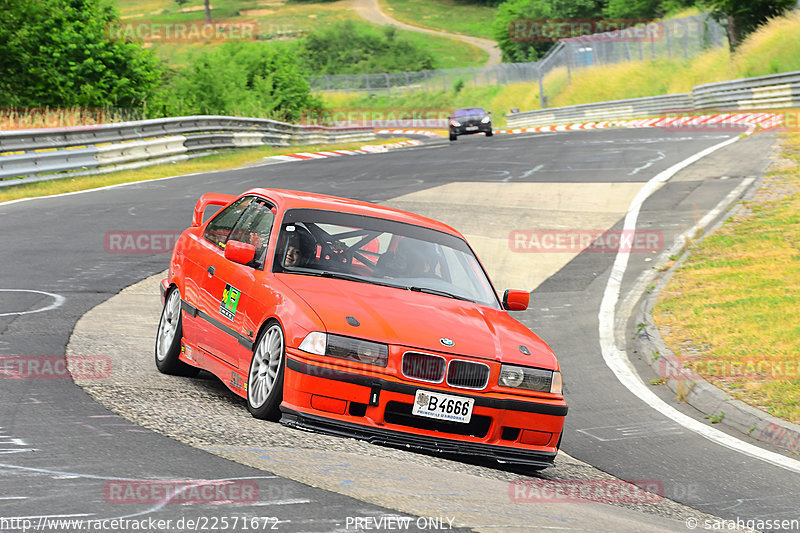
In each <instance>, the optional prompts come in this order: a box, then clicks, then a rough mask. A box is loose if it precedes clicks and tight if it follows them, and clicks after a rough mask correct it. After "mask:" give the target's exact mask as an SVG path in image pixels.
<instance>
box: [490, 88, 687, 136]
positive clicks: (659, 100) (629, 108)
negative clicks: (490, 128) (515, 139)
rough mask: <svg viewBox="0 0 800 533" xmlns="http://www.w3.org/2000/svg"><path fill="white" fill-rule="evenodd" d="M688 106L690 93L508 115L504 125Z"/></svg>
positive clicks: (593, 119) (549, 123)
mask: <svg viewBox="0 0 800 533" xmlns="http://www.w3.org/2000/svg"><path fill="white" fill-rule="evenodd" d="M691 105H692V98H691V96H690V95H689V94H674V95H672V94H671V95H667V96H653V97H646V98H633V99H630V100H615V101H611V102H599V103H594V104H581V105H574V106H567V107H554V108H549V109H537V110H534V111H524V112H521V113H510V114H508V115H506V122H507V124H508V127H509V128H528V127H536V126H552V125H556V124H569V123H571V122H597V121H600V120H622V119H630V118H636V117H642V116H649V115H652V114H659V113H664V112H665V111H667V110H675V109H687V108H689V107H691Z"/></svg>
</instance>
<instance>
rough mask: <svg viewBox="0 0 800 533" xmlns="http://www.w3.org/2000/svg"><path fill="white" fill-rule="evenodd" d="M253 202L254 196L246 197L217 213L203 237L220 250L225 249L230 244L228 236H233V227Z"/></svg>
mask: <svg viewBox="0 0 800 533" xmlns="http://www.w3.org/2000/svg"><path fill="white" fill-rule="evenodd" d="M252 201H253V197H252V196H245V197H244V198H240V199H239V200H236V201H235V202H234V203H232V204H231V205H229V206H228V207H226V208H225V209H223V210H222V211H221V212H219V213H217V215H216V216H214V218H213V219H212V220H211V222H209V223H208V226H206V232H205V234H204V235H203V236H204V237H205V238H206V240H208V241H210V242H212V243H214V244H215V245H217V246H218V247H220V248H225V243H226V242H228V236H229V235H230V234H231V230H232V229H233V226H234V225H235V224H236V221H238V220H239V217H241V216H242V213H244V210H245V209H247V207H248V206H249V205H250V202H252Z"/></svg>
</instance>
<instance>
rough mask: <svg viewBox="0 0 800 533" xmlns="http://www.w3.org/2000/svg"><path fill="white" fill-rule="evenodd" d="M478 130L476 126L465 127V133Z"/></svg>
mask: <svg viewBox="0 0 800 533" xmlns="http://www.w3.org/2000/svg"><path fill="white" fill-rule="evenodd" d="M477 129H478V126H467V131H475V130H477Z"/></svg>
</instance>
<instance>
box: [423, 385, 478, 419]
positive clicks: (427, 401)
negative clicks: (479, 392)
mask: <svg viewBox="0 0 800 533" xmlns="http://www.w3.org/2000/svg"><path fill="white" fill-rule="evenodd" d="M474 403H475V400H474V399H473V398H464V397H462V396H451V395H449V394H440V393H438V392H431V391H427V390H418V391H417V395H416V397H415V398H414V408H413V409H412V410H411V414H414V415H417V416H424V417H426V418H436V419H439V420H449V421H450V422H461V423H464V424H467V423H469V420H470V418H472V405H473V404H474Z"/></svg>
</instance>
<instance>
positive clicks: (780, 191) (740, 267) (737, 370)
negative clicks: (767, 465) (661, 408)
mask: <svg viewBox="0 0 800 533" xmlns="http://www.w3.org/2000/svg"><path fill="white" fill-rule="evenodd" d="M783 152H784V157H785V158H786V160H787V161H788V162H789V164H788V165H787V166H786V167H784V168H782V169H780V170H775V171H773V172H772V173H771V174H770V175H769V176H768V177H767V179H766V180H765V182H764V183H763V185H762V187H761V189H760V191H759V193H758V194H757V195H756V197H755V198H754V199H753V201H751V202H749V203H748V204H747V205H746V208H745V209H743V210H742V212H741V213H740V214H739V215H737V216H736V217H735V218H732V219H731V220H730V221H728V222H727V223H726V224H725V225H723V226H722V227H721V228H720V229H719V230H718V231H717V232H716V233H715V234H713V235H711V236H710V237H708V238H707V239H705V240H703V241H702V242H700V243H699V244H698V245H697V246H696V247H695V248H694V249H693V250H692V251H691V254H690V256H689V258H688V260H687V261H686V263H685V264H684V265H683V266H681V267H680V268H679V269H678V270H677V271H676V273H675V276H674V277H673V278H672V280H671V281H670V283H669V284H668V285H667V287H666V289H665V290H664V291H663V292H662V294H661V296H660V299H659V303H658V305H657V307H656V309H655V312H654V318H655V321H656V324H657V325H658V326H659V328H661V331H662V334H663V335H664V339H665V341H666V342H667V344H668V346H669V347H670V348H671V349H672V350H673V351H674V352H675V353H676V354H677V355H678V356H679V357H681V358H682V359H684V361H685V365H686V366H688V367H691V368H693V369H694V370H695V372H697V373H698V374H700V375H702V376H704V377H706V378H707V379H708V380H709V381H711V382H712V383H715V384H716V385H718V386H720V387H721V388H723V389H725V390H726V391H727V392H729V393H730V394H732V395H733V396H735V397H737V398H739V399H741V400H743V401H745V402H747V403H750V404H752V405H754V406H756V407H759V408H762V409H765V410H766V411H768V412H769V413H771V414H773V415H775V416H778V417H781V418H785V419H787V420H790V421H792V422H800V321H798V320H797V316H800V133H793V134H791V135H786V136H785V138H784V139H783Z"/></svg>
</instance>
